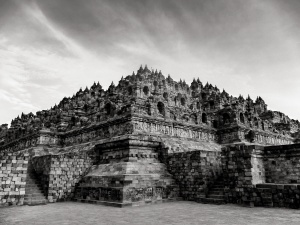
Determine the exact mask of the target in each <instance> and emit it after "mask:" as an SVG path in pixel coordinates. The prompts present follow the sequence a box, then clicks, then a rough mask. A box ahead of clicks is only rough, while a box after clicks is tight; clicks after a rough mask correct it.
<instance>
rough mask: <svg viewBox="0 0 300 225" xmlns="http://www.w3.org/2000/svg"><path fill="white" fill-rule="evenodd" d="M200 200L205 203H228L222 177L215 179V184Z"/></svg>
mask: <svg viewBox="0 0 300 225" xmlns="http://www.w3.org/2000/svg"><path fill="white" fill-rule="evenodd" d="M199 202H201V203H204V204H218V205H220V204H226V201H225V195H224V183H223V179H222V177H220V178H219V179H217V180H216V181H215V183H214V184H213V186H212V187H211V188H210V189H209V191H208V194H207V195H206V197H201V198H200V199H199Z"/></svg>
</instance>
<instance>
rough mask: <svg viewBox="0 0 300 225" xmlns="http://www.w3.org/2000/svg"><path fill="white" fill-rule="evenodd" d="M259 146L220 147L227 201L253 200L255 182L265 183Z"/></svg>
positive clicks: (261, 148) (244, 201) (247, 201)
mask: <svg viewBox="0 0 300 225" xmlns="http://www.w3.org/2000/svg"><path fill="white" fill-rule="evenodd" d="M262 150H263V147H261V146H255V145H252V146H247V145H232V146H227V147H223V148H222V170H223V179H224V186H225V189H224V192H225V198H226V201H227V202H229V203H242V202H243V203H249V202H253V197H255V196H251V195H249V191H246V190H248V189H249V190H252V189H253V187H254V185H255V184H258V183H265V171H264V167H263V158H262Z"/></svg>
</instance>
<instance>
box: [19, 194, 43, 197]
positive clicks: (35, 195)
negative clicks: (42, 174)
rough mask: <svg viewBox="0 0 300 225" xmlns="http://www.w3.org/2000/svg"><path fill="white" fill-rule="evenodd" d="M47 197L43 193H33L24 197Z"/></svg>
mask: <svg viewBox="0 0 300 225" xmlns="http://www.w3.org/2000/svg"><path fill="white" fill-rule="evenodd" d="M39 196H42V197H45V196H44V194H43V193H32V194H25V195H24V197H39Z"/></svg>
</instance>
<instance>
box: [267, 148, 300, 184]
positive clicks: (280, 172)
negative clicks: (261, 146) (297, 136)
mask: <svg viewBox="0 0 300 225" xmlns="http://www.w3.org/2000/svg"><path fill="white" fill-rule="evenodd" d="M264 166H265V169H266V182H267V183H282V184H290V183H300V144H293V145H281V146H269V147H265V161H264Z"/></svg>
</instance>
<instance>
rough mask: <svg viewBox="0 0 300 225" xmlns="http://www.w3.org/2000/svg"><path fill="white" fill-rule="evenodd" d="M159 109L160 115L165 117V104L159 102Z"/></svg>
mask: <svg viewBox="0 0 300 225" xmlns="http://www.w3.org/2000/svg"><path fill="white" fill-rule="evenodd" d="M157 109H158V112H159V114H161V115H163V116H164V115H165V105H164V103H162V102H158V103H157Z"/></svg>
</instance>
